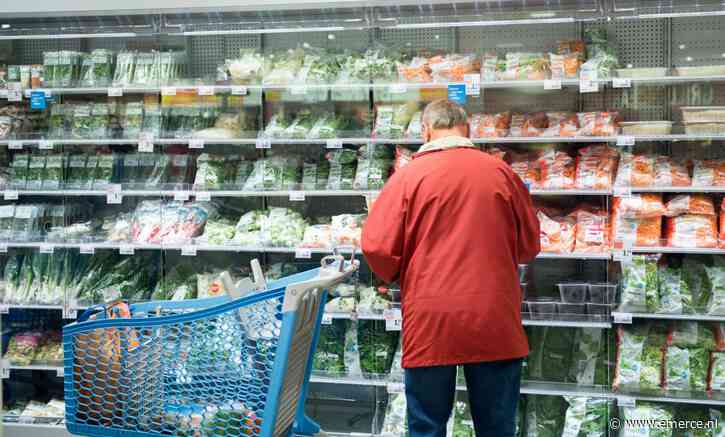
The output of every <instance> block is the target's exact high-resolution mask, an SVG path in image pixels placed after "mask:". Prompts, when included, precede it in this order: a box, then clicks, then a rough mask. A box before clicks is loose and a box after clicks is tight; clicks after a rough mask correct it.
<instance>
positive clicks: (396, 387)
mask: <svg viewBox="0 0 725 437" xmlns="http://www.w3.org/2000/svg"><path fill="white" fill-rule="evenodd" d="M403 392H405V385H404V384H403V383H400V382H391V383H389V384H388V393H403Z"/></svg>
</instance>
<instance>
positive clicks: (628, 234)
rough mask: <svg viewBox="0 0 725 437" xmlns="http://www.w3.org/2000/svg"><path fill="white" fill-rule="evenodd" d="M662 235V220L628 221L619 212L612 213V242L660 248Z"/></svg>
mask: <svg viewBox="0 0 725 437" xmlns="http://www.w3.org/2000/svg"><path fill="white" fill-rule="evenodd" d="M661 234H662V218H661V217H653V218H646V219H627V218H624V217H622V216H621V215H620V214H619V213H618V212H617V210H614V211H613V212H612V237H611V239H612V241H613V242H614V243H617V242H623V241H630V242H632V244H634V245H636V246H658V245H659V244H660V236H661Z"/></svg>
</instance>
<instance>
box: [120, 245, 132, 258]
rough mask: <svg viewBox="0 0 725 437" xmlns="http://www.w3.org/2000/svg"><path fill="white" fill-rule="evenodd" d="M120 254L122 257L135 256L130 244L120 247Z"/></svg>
mask: <svg viewBox="0 0 725 437" xmlns="http://www.w3.org/2000/svg"><path fill="white" fill-rule="evenodd" d="M118 253H120V254H121V255H133V253H134V250H133V246H131V245H130V244H122V245H120V246H118Z"/></svg>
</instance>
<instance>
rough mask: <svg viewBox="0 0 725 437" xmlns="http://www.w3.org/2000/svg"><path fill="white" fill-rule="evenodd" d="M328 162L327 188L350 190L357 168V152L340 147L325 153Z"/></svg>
mask: <svg viewBox="0 0 725 437" xmlns="http://www.w3.org/2000/svg"><path fill="white" fill-rule="evenodd" d="M327 160H328V161H329V162H330V170H329V177H328V179H327V189H328V190H352V189H353V185H354V182H355V169H356V168H357V153H356V152H355V151H354V150H349V149H340V150H334V151H331V152H329V153H328V154H327Z"/></svg>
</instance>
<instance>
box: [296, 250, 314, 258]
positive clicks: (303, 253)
mask: <svg viewBox="0 0 725 437" xmlns="http://www.w3.org/2000/svg"><path fill="white" fill-rule="evenodd" d="M295 258H299V259H310V258H312V250H311V249H308V248H306V247H298V248H297V249H295Z"/></svg>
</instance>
